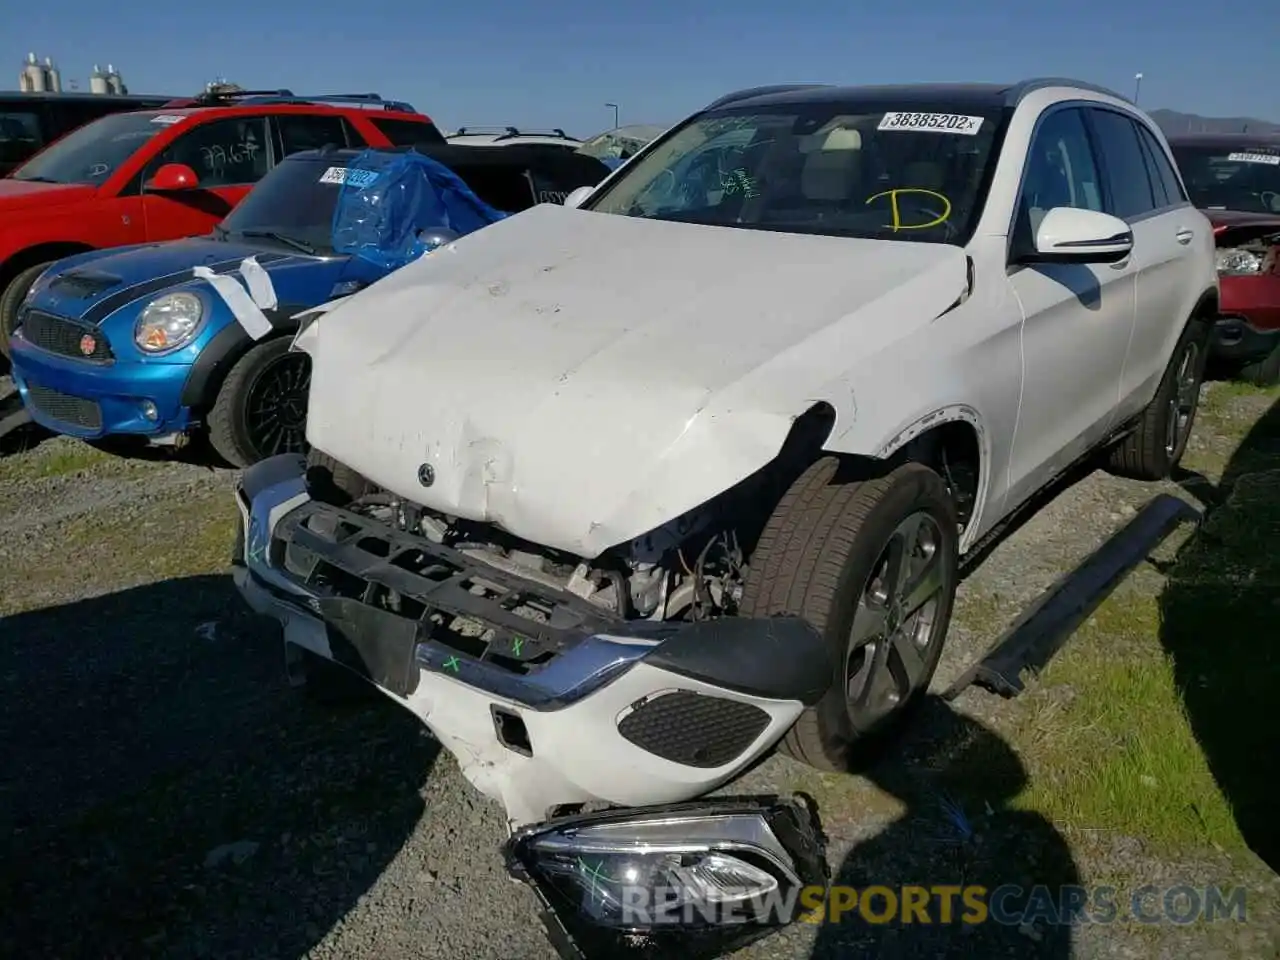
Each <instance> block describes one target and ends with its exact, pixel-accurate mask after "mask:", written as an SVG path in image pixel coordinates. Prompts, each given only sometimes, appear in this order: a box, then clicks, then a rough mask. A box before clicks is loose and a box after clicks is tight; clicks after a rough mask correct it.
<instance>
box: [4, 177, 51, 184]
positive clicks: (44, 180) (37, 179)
mask: <svg viewBox="0 0 1280 960" xmlns="http://www.w3.org/2000/svg"><path fill="white" fill-rule="evenodd" d="M11 179H13V180H21V181H22V182H23V183H61V182H62V181H61V180H55V179H53V177H12V178H11Z"/></svg>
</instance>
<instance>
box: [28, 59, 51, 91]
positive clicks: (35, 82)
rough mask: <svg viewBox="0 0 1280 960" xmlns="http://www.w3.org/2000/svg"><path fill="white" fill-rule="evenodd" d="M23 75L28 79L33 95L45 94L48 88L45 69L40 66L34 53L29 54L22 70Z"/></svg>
mask: <svg viewBox="0 0 1280 960" xmlns="http://www.w3.org/2000/svg"><path fill="white" fill-rule="evenodd" d="M22 73H23V75H24V76H25V77H26V78H27V82H28V84H29V88H28V89H29V91H30V92H31V93H44V92H45V90H46V89H47V88H46V86H45V82H44V67H42V66H40V64H39V62H38V61H37V60H36V55H35V54H34V53H28V54H27V62H26V64H25V65H24V66H23V68H22Z"/></svg>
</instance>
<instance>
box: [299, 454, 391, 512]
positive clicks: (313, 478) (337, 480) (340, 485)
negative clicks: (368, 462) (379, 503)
mask: <svg viewBox="0 0 1280 960" xmlns="http://www.w3.org/2000/svg"><path fill="white" fill-rule="evenodd" d="M307 486H308V487H309V488H310V489H311V491H312V495H313V496H316V498H317V499H319V500H323V501H325V502H326V503H332V504H333V505H334V506H337V507H341V506H346V505H347V504H348V503H350V502H351V501H352V500H355V499H357V498H359V497H363V496H364V495H365V494H367V493H372V492H373V491H374V490H376V489H377V487H375V486H374V485H373V484H372V483H370V482H369V481H368V480H366V479H365V478H364V477H363V476H361V475H360V474H358V473H356V472H355V471H354V470H352V469H351V468H350V467H348V466H347V465H346V464H343V463H339V462H338V461H337V460H335V459H334V458H333V457H331V456H329V455H328V454H327V453H321V452H320V451H319V450H317V449H315V448H314V447H312V448H311V449H310V450H309V451H308V452H307Z"/></svg>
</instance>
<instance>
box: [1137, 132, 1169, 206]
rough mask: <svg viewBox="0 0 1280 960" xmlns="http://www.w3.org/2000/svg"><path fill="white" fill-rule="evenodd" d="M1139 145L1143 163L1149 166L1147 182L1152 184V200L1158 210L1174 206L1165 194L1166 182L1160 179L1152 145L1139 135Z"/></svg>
mask: <svg viewBox="0 0 1280 960" xmlns="http://www.w3.org/2000/svg"><path fill="white" fill-rule="evenodd" d="M1138 145H1139V146H1140V147H1141V148H1142V162H1143V163H1145V164H1146V165H1147V180H1148V182H1149V183H1150V184H1151V199H1152V200H1154V201H1155V206H1156V209H1157V210H1160V209H1163V208H1164V207H1168V206H1172V204H1173V201H1172V200H1171V199H1169V195H1168V194H1167V193H1165V189H1164V181H1163V180H1161V179H1160V169H1159V168H1158V167H1157V166H1156V158H1155V157H1153V156H1152V155H1151V145H1150V144H1149V143H1147V142H1146V141H1144V140H1143V139H1142V135H1141V134H1139V135H1138Z"/></svg>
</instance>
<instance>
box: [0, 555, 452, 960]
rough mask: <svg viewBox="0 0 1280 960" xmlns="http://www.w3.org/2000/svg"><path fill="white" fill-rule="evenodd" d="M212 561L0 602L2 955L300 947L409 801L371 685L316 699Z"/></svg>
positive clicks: (363, 877)
mask: <svg viewBox="0 0 1280 960" xmlns="http://www.w3.org/2000/svg"><path fill="white" fill-rule="evenodd" d="M237 599H238V598H237V597H236V596H235V593H234V589H233V587H232V585H231V582H230V579H229V578H228V577H220V576H219V577H215V576H202V577H192V578H187V579H178V580H170V581H164V582H160V583H155V584H151V585H148V586H143V587H138V588H135V589H131V590H125V591H122V592H120V593H115V594H111V595H108V596H104V597H100V598H97V599H90V600H84V601H80V602H77V603H71V604H67V605H64V606H59V607H51V608H48V609H44V610H38V611H35V612H31V613H24V614H18V615H15V616H10V617H7V618H0V638H3V643H0V742H3V744H4V755H5V763H4V775H3V776H0V902H2V903H3V904H4V908H3V911H2V913H3V916H2V917H0V955H3V956H47V957H89V956H92V957H97V958H117V957H118V958H125V957H128V958H134V957H145V956H164V957H174V958H179V957H181V958H186V957H217V958H222V957H259V956H260V957H297V956H301V955H303V954H304V953H305V952H306V951H307V950H308V949H309V948H310V947H311V946H312V945H314V944H315V943H316V942H317V941H318V940H319V939H320V938H321V937H322V936H323V935H324V934H325V933H326V932H327V931H328V930H329V929H330V927H332V926H333V925H334V923H335V922H337V921H338V920H340V919H341V918H342V917H343V916H344V915H345V914H346V913H347V912H348V910H350V909H351V908H352V907H353V906H354V905H355V903H356V901H357V899H358V898H359V897H360V896H361V894H363V893H365V892H366V891H367V890H368V889H369V887H370V886H371V885H372V884H373V882H374V881H375V880H376V879H377V877H378V876H379V874H380V873H381V872H382V870H383V868H384V867H385V866H386V865H387V863H389V862H390V861H391V859H392V858H394V857H395V855H396V853H397V852H398V851H399V850H400V848H401V846H402V845H403V843H404V841H405V840H406V838H407V837H408V836H409V835H410V833H411V832H412V831H413V829H414V827H415V825H416V824H417V823H418V820H419V818H420V815H421V813H422V800H421V798H420V794H419V789H420V787H421V786H422V784H423V782H424V781H425V779H426V777H427V775H428V773H429V771H430V769H431V766H432V763H433V761H434V759H435V755H436V751H435V745H434V743H433V742H432V741H431V740H429V739H428V738H427V737H426V736H425V734H424V732H423V729H422V728H421V727H420V725H419V724H418V723H417V722H416V720H414V719H413V718H412V717H411V716H410V715H409V714H407V713H406V712H404V711H402V710H397V709H396V708H395V707H394V705H393V704H391V703H390V702H384V701H380V700H374V701H370V702H365V703H361V704H352V705H345V706H327V707H321V706H318V705H316V704H313V703H311V702H309V701H308V700H307V699H306V698H305V697H303V696H302V691H300V690H295V689H291V688H289V687H288V686H287V684H286V683H285V681H284V666H283V665H284V659H283V652H282V649H281V645H280V643H279V640H278V634H275V633H273V632H271V629H270V627H269V626H268V625H267V624H266V622H265V621H263V620H261V619H259V618H256V617H253V616H252V615H250V614H248V613H243V614H242V613H240V612H239V611H240V609H241V607H240V604H239V603H238V602H237Z"/></svg>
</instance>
